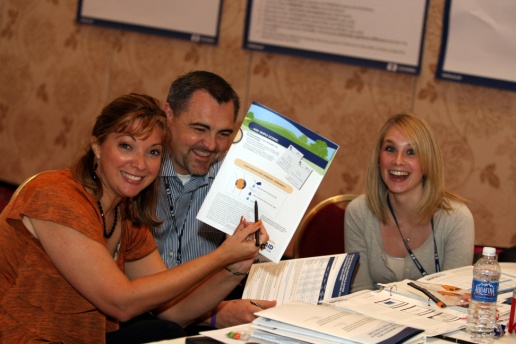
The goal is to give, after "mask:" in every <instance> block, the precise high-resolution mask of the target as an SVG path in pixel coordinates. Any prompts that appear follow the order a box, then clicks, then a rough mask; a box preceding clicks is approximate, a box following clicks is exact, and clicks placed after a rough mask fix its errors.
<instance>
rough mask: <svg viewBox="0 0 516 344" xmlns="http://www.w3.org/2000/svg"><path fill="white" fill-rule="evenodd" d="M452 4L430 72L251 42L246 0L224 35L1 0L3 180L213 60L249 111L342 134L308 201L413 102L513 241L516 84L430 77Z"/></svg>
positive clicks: (356, 185)
mask: <svg viewBox="0 0 516 344" xmlns="http://www.w3.org/2000/svg"><path fill="white" fill-rule="evenodd" d="M443 6H444V0H430V9H429V14H428V22H427V32H426V37H425V46H424V56H423V67H422V72H421V74H420V75H419V76H410V75H404V74H395V73H390V72H386V71H380V70H376V69H367V68H361V67H357V66H353V65H346V64H339V63H330V62H325V61H320V60H312V59H306V58H300V57H292V56H287V55H274V54H266V53H261V52H251V51H247V50H243V49H242V48H241V46H242V35H243V27H244V17H245V7H246V1H245V0H227V1H224V7H223V12H222V23H221V30H220V40H219V45H218V46H211V45H201V44H196V43H191V42H188V41H182V40H176V39H171V38H167V37H162V36H153V35H145V34H141V33H136V32H131V31H121V30H114V29H108V28H102V27H97V26H89V25H80V24H77V23H76V21H75V17H76V12H77V1H71V0H0V66H1V68H0V81H1V82H0V157H1V158H2V163H1V164H0V180H3V181H6V182H11V183H20V182H21V181H23V180H24V179H25V178H27V177H29V176H31V175H33V174H35V173H37V172H40V171H42V170H47V169H55V168H63V167H66V166H68V165H69V163H70V162H71V161H72V160H73V159H74V158H75V157H76V156H77V154H78V152H81V149H82V147H83V146H84V145H85V144H86V142H87V138H88V135H89V131H90V129H91V126H92V124H93V121H94V118H95V117H96V115H97V114H98V112H99V111H100V109H101V108H102V107H103V105H104V104H105V103H107V102H108V101H109V100H111V99H112V98H114V97H115V96H118V95H121V94H124V93H128V92H143V93H148V94H150V95H153V96H155V97H158V98H159V99H162V100H164V99H165V96H166V93H167V90H168V87H169V84H170V82H171V81H172V80H173V79H175V78H176V77H177V76H178V75H180V74H182V73H184V72H186V71H189V70H192V69H207V70H211V71H214V72H216V73H218V74H221V75H222V76H224V77H225V78H226V79H227V80H229V81H230V82H231V84H232V85H233V86H234V87H235V89H236V90H237V91H238V92H239V94H240V95H241V98H242V113H241V115H243V113H244V112H245V111H246V110H247V109H248V108H249V106H250V104H251V102H252V101H258V102H261V103H263V104H264V105H266V106H268V107H271V108H273V109H275V110H277V111H279V112H281V113H283V114H285V115H287V116H289V117H291V118H292V119H294V120H296V121H298V122H300V123H302V124H303V125H305V126H308V127H310V128H312V129H313V130H314V131H316V132H319V133H321V134H322V135H324V136H326V137H328V138H329V139H331V140H333V141H335V142H337V143H338V144H340V145H341V149H340V150H339V152H338V154H337V157H336V159H335V161H334V162H333V164H332V166H331V167H330V171H329V173H328V175H327V176H326V177H325V180H324V181H323V182H322V184H321V187H320V188H319V190H318V192H317V194H316V196H315V198H314V200H313V201H312V204H314V203H315V202H318V201H321V200H323V199H324V198H326V197H329V196H332V195H334V194H338V193H362V192H363V190H364V175H365V168H366V164H367V160H368V157H369V156H370V153H371V148H372V140H373V138H374V137H375V135H376V132H377V130H378V129H379V128H380V126H381V125H382V124H383V122H384V121H385V119H386V118H387V117H389V116H391V115H393V114H395V113H398V112H401V111H413V112H415V113H416V114H418V115H419V116H421V117H423V118H425V119H426V120H427V121H429V122H430V123H431V125H432V126H433V128H434V129H435V130H436V132H437V134H438V137H439V140H440V143H441V146H442V148H443V150H444V154H445V162H446V179H447V185H448V187H449V188H450V189H451V190H452V191H454V192H457V193H459V194H460V195H461V196H463V197H465V198H466V199H468V200H469V203H468V206H469V207H470V209H471V211H472V212H473V215H474V218H475V223H476V244H477V245H493V246H498V247H509V246H512V245H516V229H515V226H514V224H513V223H515V222H516V211H514V208H515V206H516V135H515V134H516V92H510V91H503V90H497V89H491V88H485V87H479V86H472V85H465V84H460V83H454V82H450V81H441V80H436V79H435V78H434V73H435V68H436V64H437V56H438V52H439V44H440V35H441V22H442V13H443ZM515 62H516V61H515Z"/></svg>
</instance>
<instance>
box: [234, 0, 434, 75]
mask: <svg viewBox="0 0 516 344" xmlns="http://www.w3.org/2000/svg"><path fill="white" fill-rule="evenodd" d="M427 10H428V0H390V1H385V0H303V1H285V0H248V1H247V15H246V23H245V33H244V42H243V47H244V48H245V49H250V50H259V51H264V52H272V53H284V54H291V55H298V56H303V57H309V58H318V59H324V60H329V61H334V62H342V63H350V64H356V65H362V66H366V67H373V68H379V69H384V70H388V71H392V72H401V73H409V74H419V71H420V65H421V56H422V50H423V38H424V33H425V23H426V15H427Z"/></svg>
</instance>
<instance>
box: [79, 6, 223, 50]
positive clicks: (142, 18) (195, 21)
mask: <svg viewBox="0 0 516 344" xmlns="http://www.w3.org/2000/svg"><path fill="white" fill-rule="evenodd" d="M221 10H222V0H210V1H206V0H147V1H141V0H79V7H78V11H77V21H78V22H79V23H82V24H93V25H102V26H107V27H112V28H116V29H126V30H133V31H141V32H144V33H151V34H159V35H165V36H169V37H173V38H179V39H185V40H189V41H192V42H199V43H207V44H217V43H218V37H219V24H220V15H221Z"/></svg>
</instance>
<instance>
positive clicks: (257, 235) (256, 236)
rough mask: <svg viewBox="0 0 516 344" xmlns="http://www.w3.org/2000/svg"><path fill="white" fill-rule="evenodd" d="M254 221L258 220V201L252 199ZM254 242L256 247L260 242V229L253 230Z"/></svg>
mask: <svg viewBox="0 0 516 344" xmlns="http://www.w3.org/2000/svg"><path fill="white" fill-rule="evenodd" d="M254 222H258V201H257V200H254ZM254 244H255V245H256V247H258V246H260V245H261V244H262V243H261V242H260V229H259V228H258V230H257V231H256V232H254Z"/></svg>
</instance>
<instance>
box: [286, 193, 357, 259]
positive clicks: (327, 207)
mask: <svg viewBox="0 0 516 344" xmlns="http://www.w3.org/2000/svg"><path fill="white" fill-rule="evenodd" d="M356 197H357V195H351V194H345V195H338V196H333V197H330V198H328V199H326V200H324V201H322V202H320V203H319V204H317V205H315V206H314V207H313V208H312V209H311V210H310V211H309V212H307V213H306V214H305V216H304V217H303V219H302V220H301V223H300V224H299V227H298V229H297V233H296V237H295V241H294V258H304V257H317V256H325V255H329V254H338V253H344V213H345V211H346V206H347V205H348V203H349V202H351V201H352V200H353V199H354V198H356Z"/></svg>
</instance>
